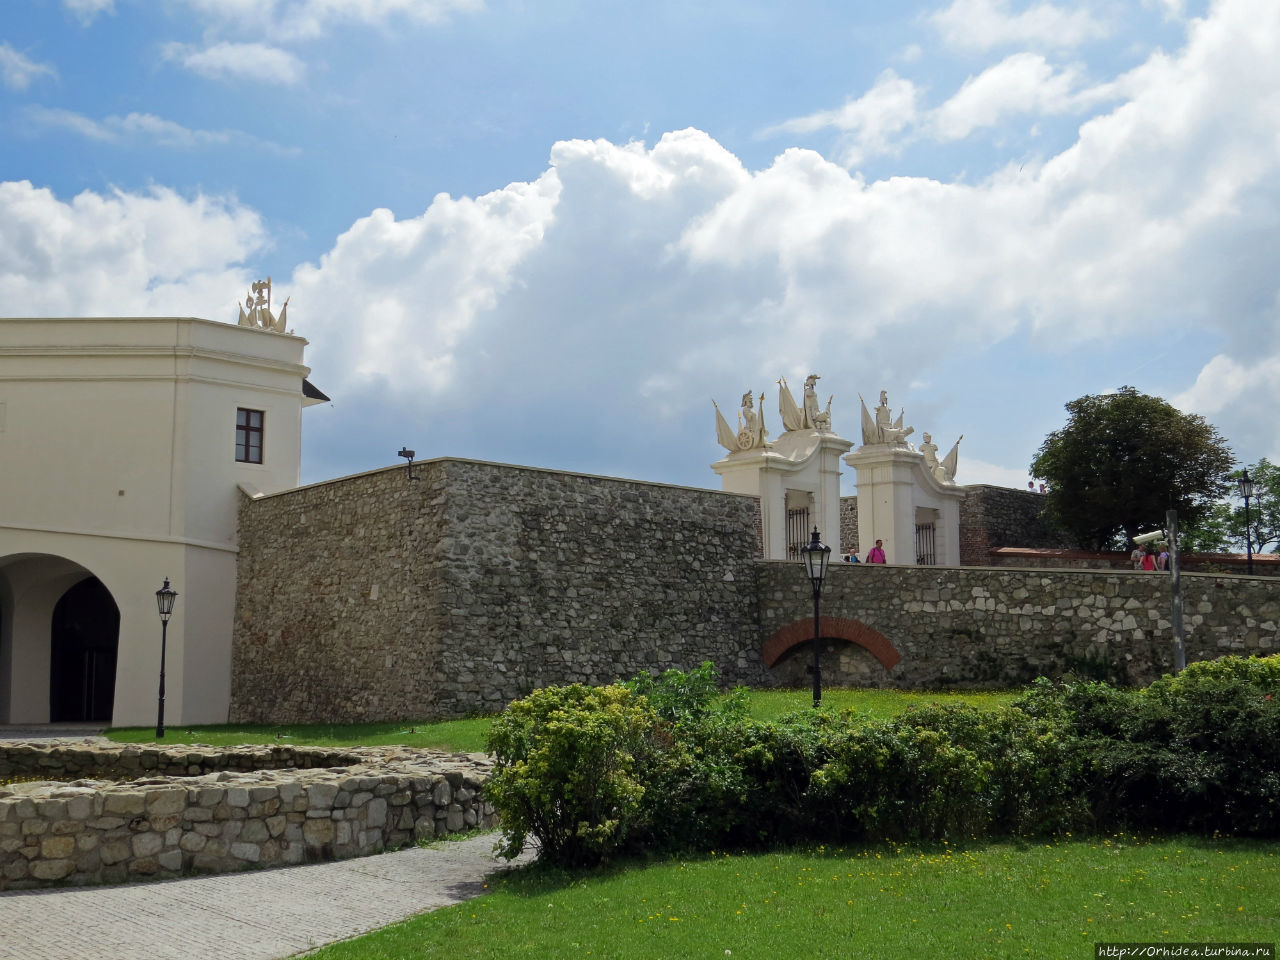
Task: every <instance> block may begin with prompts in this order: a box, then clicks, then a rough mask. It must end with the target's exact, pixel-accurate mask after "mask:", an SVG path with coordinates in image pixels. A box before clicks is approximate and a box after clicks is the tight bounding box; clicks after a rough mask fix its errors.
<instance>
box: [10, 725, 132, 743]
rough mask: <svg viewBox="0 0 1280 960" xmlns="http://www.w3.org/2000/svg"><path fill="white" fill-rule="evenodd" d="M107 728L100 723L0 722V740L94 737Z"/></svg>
mask: <svg viewBox="0 0 1280 960" xmlns="http://www.w3.org/2000/svg"><path fill="white" fill-rule="evenodd" d="M105 729H107V728H106V725H105V724H101V723H41V724H36V725H31V726H24V725H21V724H17V725H15V724H3V723H0V740H43V739H45V738H46V737H96V736H97V735H98V734H100V733H102V731H103V730H105Z"/></svg>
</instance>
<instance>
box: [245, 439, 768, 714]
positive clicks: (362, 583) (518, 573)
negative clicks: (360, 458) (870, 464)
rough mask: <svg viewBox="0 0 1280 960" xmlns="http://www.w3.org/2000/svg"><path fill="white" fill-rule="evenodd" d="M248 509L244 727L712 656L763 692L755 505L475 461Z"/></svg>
mask: <svg viewBox="0 0 1280 960" xmlns="http://www.w3.org/2000/svg"><path fill="white" fill-rule="evenodd" d="M414 472H415V476H416V478H417V479H415V480H414V481H409V480H408V479H407V472H406V470H405V469H404V468H403V467H396V468H392V469H389V470H382V471H377V472H375V473H370V474H361V475H358V476H355V477H348V478H345V479H343V480H337V481H331V482H328V483H324V484H317V485H315V486H312V487H303V488H300V489H297V490H292V491H287V492H284V493H280V494H276V495H273V496H269V497H262V498H259V499H254V500H250V499H247V498H246V499H245V501H244V502H243V504H242V508H241V514H240V554H239V560H238V568H237V569H238V589H237V596H238V600H237V619H236V627H235V634H234V649H233V667H232V705H231V719H232V721H233V722H278V723H283V722H305V721H316V720H326V721H340V722H341V721H349V722H360V721H372V720H401V719H421V718H427V717H450V716H465V715H467V714H472V713H476V712H478V711H484V710H497V709H500V708H501V707H502V706H503V705H504V704H506V703H507V702H509V701H510V700H512V699H514V698H516V697H520V696H523V695H524V694H526V693H529V692H530V691H532V690H533V689H535V688H537V687H540V686H545V685H548V684H557V683H571V682H575V681H580V682H583V683H606V682H609V681H611V680H614V679H617V678H619V677H630V676H634V675H636V674H638V673H641V672H644V671H647V670H655V671H656V670H663V669H666V668H668V667H684V668H690V667H695V666H697V665H698V664H699V663H700V662H701V661H702V660H714V661H715V662H716V663H717V664H719V665H720V668H721V670H722V671H724V673H725V675H726V676H727V677H729V678H731V679H732V680H733V681H735V682H741V683H757V684H759V683H767V682H768V677H767V673H766V671H764V670H763V668H762V667H761V664H760V657H759V654H758V650H757V649H756V645H755V644H754V643H753V642H751V639H752V638H754V637H755V635H756V634H757V633H758V624H757V622H756V615H757V606H756V601H755V567H754V564H755V561H756V559H757V558H759V556H760V553H761V550H760V538H759V523H760V506H759V502H758V501H757V500H756V498H754V497H748V496H741V495H737V494H727V493H721V492H718V491H713V490H697V489H692V488H687V487H676V486H670V485H666V484H654V483H639V482H636V481H630V480H615V479H611V478H608V477H596V476H585V475H580V474H569V473H563V472H560V471H551V470H539V469H533V468H528V467H513V466H507V465H502V464H493V463H482V462H477V461H468V460H434V461H427V462H424V463H420V464H415V466H414Z"/></svg>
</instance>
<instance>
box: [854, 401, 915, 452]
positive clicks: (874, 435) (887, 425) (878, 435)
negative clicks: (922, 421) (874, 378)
mask: <svg viewBox="0 0 1280 960" xmlns="http://www.w3.org/2000/svg"><path fill="white" fill-rule="evenodd" d="M858 400H859V401H861V403H862V442H863V444H864V445H866V444H880V443H889V444H896V445H899V446H910V445H909V444H908V443H907V437H909V436H911V434H913V433H915V432H916V428H915V427H904V426H903V425H902V416H903V411H901V410H899V411H898V418H897V419H896V420H895V419H894V418H893V413H892V411H891V410H890V409H889V391H888V390H881V391H880V405H879V406H878V407H876V412H875V416H872V415H871V413H870V411H868V410H867V401H865V400H863V399H862V394H858Z"/></svg>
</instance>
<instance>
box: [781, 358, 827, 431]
mask: <svg viewBox="0 0 1280 960" xmlns="http://www.w3.org/2000/svg"><path fill="white" fill-rule="evenodd" d="M820 379H821V378H820V377H819V376H818V375H817V374H816V373H811V374H809V376H808V377H806V378H805V381H804V407H803V408H801V407H798V406H797V405H796V399H795V397H793V396H792V395H791V388H790V387H788V386H787V378H786V377H780V378H778V413H779V414H781V416H782V429H783V430H786V431H788V432H790V431H792V430H817V431H818V432H819V433H830V432H831V401H832V400H833V399H834V397H835V395H834V394H832V395H831V396H830V397H827V409H826V410H819V409H818V393H817V390H816V389H815V388H814V384H816V383H817V382H818V381H819V380H820Z"/></svg>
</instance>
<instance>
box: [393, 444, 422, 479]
mask: <svg viewBox="0 0 1280 960" xmlns="http://www.w3.org/2000/svg"><path fill="white" fill-rule="evenodd" d="M396 456H397V457H404V458H405V459H406V460H408V461H409V479H410V480H413V479H414V476H413V458H414V457H415V456H417V454H416V453H415V452H414V451H413V450H410V449H409V448H408V447H401V448H400V451H399V453H397V454H396Z"/></svg>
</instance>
